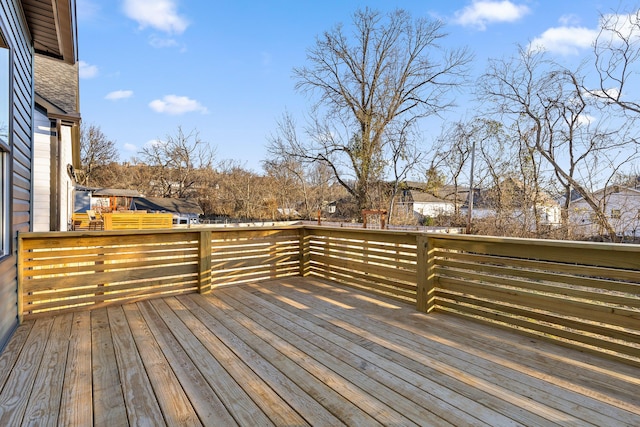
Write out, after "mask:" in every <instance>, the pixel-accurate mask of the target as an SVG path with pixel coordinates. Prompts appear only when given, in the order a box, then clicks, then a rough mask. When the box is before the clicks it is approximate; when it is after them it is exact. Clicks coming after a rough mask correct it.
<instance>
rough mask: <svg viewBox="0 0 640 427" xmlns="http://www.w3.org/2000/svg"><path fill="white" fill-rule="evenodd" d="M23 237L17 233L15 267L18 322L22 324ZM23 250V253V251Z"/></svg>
mask: <svg viewBox="0 0 640 427" xmlns="http://www.w3.org/2000/svg"><path fill="white" fill-rule="evenodd" d="M22 239H23V237H22V236H21V235H20V233H18V247H17V251H18V262H17V268H18V323H19V324H22V322H23V321H24V294H23V292H24V259H25V257H26V251H24V250H23V249H22V247H23V242H22ZM23 251H24V252H25V253H23Z"/></svg>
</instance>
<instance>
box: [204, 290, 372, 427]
mask: <svg viewBox="0 0 640 427" xmlns="http://www.w3.org/2000/svg"><path fill="white" fill-rule="evenodd" d="M218 301H219V298H217V297H213V298H207V299H200V300H198V302H199V303H201V304H200V306H201V307H203V308H204V309H205V310H206V311H207V312H208V313H209V314H211V315H212V316H214V317H216V316H215V314H216V313H219V311H218V310H216V309H212V305H211V304H214V303H217V302H218ZM235 317H236V316H234V318H235ZM216 318H217V319H218V321H220V323H221V324H224V326H225V327H226V328H227V330H228V331H229V332H230V333H231V334H233V335H231V334H227V333H226V331H224V329H221V331H222V332H223V334H221V335H220V338H221V339H222V340H233V336H236V337H238V338H239V339H241V340H242V344H239V343H234V344H233V347H232V348H233V351H234V352H235V353H236V354H238V356H240V357H241V358H242V359H243V360H245V361H247V363H248V364H249V366H250V367H251V368H252V369H253V370H254V372H256V373H257V374H258V375H259V376H260V377H261V378H262V379H263V381H264V382H265V384H267V385H268V386H269V387H271V388H272V389H273V390H274V391H276V393H278V395H279V396H281V397H282V398H283V399H284V400H285V401H286V402H287V404H288V405H290V406H291V407H292V408H293V409H294V410H295V411H296V412H297V413H299V414H300V415H301V416H302V417H303V418H304V420H305V421H306V422H308V423H309V424H310V425H313V426H316V425H318V426H319V425H324V426H337V425H341V424H342V421H341V420H340V419H339V418H336V416H335V415H334V414H332V413H331V412H330V411H329V410H327V409H326V408H325V407H324V406H323V405H321V404H320V403H319V402H318V401H317V400H316V399H314V398H313V397H312V396H309V395H308V394H307V392H306V391H305V390H304V389H302V388H301V386H300V385H298V384H297V383H296V382H295V381H293V380H292V379H291V377H290V375H291V374H294V372H295V371H297V370H300V367H299V366H298V365H296V364H294V363H292V362H291V360H290V359H289V357H290V355H289V354H287V353H283V352H279V351H277V350H276V349H275V348H274V347H273V346H271V345H270V344H269V343H273V344H275V345H277V344H278V343H277V342H273V341H271V340H262V339H260V338H259V337H258V336H257V334H256V333H257V330H248V329H243V326H241V324H240V323H233V322H228V314H226V313H225V314H224V315H222V316H221V318H224V319H221V318H218V317H216ZM272 362H275V363H276V364H277V365H273V364H272ZM278 362H281V363H278ZM287 362H289V363H287ZM286 368H290V369H286ZM306 380H307V381H309V380H311V381H314V380H315V381H317V380H316V379H315V378H313V377H310V376H309V375H308V374H307V375H306ZM327 397H328V396H327ZM323 398H324V396H323ZM321 400H324V399H321ZM323 403H324V402H323ZM352 410H353V408H352ZM368 421H369V422H371V421H372V420H371V418H368Z"/></svg>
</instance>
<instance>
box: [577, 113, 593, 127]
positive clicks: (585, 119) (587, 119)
mask: <svg viewBox="0 0 640 427" xmlns="http://www.w3.org/2000/svg"><path fill="white" fill-rule="evenodd" d="M595 121H596V118H595V117H594V116H592V115H590V114H580V115H579V116H578V123H579V124H581V125H583V126H589V125H590V124H591V123H594V122H595Z"/></svg>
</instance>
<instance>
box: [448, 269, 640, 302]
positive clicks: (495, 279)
mask: <svg viewBox="0 0 640 427" xmlns="http://www.w3.org/2000/svg"><path fill="white" fill-rule="evenodd" d="M458 267H459V265H458ZM468 267H469V268H467V269H464V270H461V269H459V268H456V269H452V268H449V267H445V268H443V267H442V264H440V261H439V262H438V266H436V275H438V276H440V277H452V278H461V279H465V280H469V281H474V282H488V283H493V284H497V285H505V286H510V287H515V288H522V289H529V290H532V291H535V292H540V293H542V292H543V293H546V294H557V295H558V296H559V297H560V298H563V299H564V298H567V297H572V298H579V299H582V300H590V301H596V302H597V303H598V304H600V305H606V304H608V305H618V306H625V307H633V308H640V298H639V297H638V296H637V295H630V294H627V295H620V294H612V293H604V292H602V289H589V288H586V287H585V286H580V287H576V286H571V285H567V284H565V283H564V282H560V281H557V279H560V277H558V276H555V277H554V275H553V274H538V273H537V272H531V271H528V270H519V269H515V268H514V269H509V268H504V267H496V266H485V265H476V266H473V265H471V266H468ZM554 279H555V280H556V281H554ZM543 280H544V281H543ZM637 290H638V291H639V292H640V286H638V289H637Z"/></svg>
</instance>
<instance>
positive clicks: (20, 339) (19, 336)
mask: <svg viewBox="0 0 640 427" xmlns="http://www.w3.org/2000/svg"><path fill="white" fill-rule="evenodd" d="M33 325H34V321H26V322H23V323H22V324H21V325H20V326H18V328H17V329H16V331H15V332H14V333H13V335H12V336H11V339H10V340H9V342H8V343H7V346H6V347H5V348H4V350H3V351H2V353H0V390H2V389H3V388H4V385H5V382H6V381H7V378H9V374H11V371H12V370H13V368H14V365H15V363H16V361H17V360H18V357H19V356H20V353H21V352H22V348H23V346H24V344H25V342H26V341H27V338H28V337H29V333H30V332H31V328H33Z"/></svg>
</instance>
